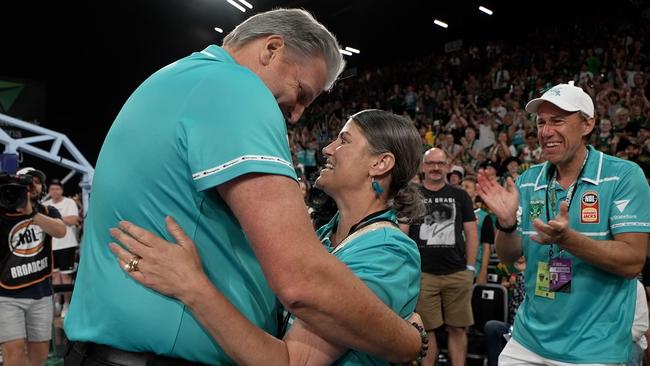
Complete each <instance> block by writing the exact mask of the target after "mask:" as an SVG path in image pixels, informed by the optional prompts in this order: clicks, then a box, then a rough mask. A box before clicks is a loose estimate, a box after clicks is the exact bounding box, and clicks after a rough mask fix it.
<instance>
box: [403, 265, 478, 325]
mask: <svg viewBox="0 0 650 366" xmlns="http://www.w3.org/2000/svg"><path fill="white" fill-rule="evenodd" d="M473 282H474V275H473V274H472V272H470V271H460V272H456V273H452V274H448V275H432V274H429V273H424V272H423V273H422V276H421V282H420V298H419V299H418V304H417V307H416V311H417V313H418V314H420V316H421V317H422V322H423V323H424V327H425V328H426V330H428V331H432V330H434V329H436V328H438V327H440V326H441V325H443V324H447V325H448V326H451V327H458V328H462V327H468V326H470V325H472V324H474V317H473V316H472V301H471V300H472V283H473Z"/></svg>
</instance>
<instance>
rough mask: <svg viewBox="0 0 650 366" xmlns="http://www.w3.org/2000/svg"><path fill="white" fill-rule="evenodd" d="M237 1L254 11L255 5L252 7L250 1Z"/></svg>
mask: <svg viewBox="0 0 650 366" xmlns="http://www.w3.org/2000/svg"><path fill="white" fill-rule="evenodd" d="M237 1H239V2H240V3H242V4H244V6H245V7H247V8H249V9H253V5H251V3H249V2H248V1H246V0H237Z"/></svg>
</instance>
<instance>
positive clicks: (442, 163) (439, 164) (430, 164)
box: [424, 161, 447, 166]
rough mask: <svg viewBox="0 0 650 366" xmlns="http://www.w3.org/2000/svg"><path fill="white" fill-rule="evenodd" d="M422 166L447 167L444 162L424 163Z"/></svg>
mask: <svg viewBox="0 0 650 366" xmlns="http://www.w3.org/2000/svg"><path fill="white" fill-rule="evenodd" d="M424 165H426V166H436V165H437V166H445V165H447V162H446V161H425V162H424Z"/></svg>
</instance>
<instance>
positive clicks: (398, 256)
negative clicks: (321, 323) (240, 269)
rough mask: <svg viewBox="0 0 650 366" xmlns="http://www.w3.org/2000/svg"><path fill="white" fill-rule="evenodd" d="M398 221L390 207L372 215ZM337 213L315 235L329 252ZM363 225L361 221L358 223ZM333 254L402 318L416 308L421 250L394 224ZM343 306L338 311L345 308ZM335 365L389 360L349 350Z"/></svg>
mask: <svg viewBox="0 0 650 366" xmlns="http://www.w3.org/2000/svg"><path fill="white" fill-rule="evenodd" d="M375 219H385V220H390V221H392V222H394V223H397V217H396V216H395V213H394V212H393V211H392V210H388V211H387V212H385V213H383V214H382V215H379V216H375V217H373V220H375ZM338 220H339V214H338V213H337V214H336V215H335V216H334V218H332V220H331V221H330V222H329V223H328V224H326V225H324V226H322V227H321V228H320V229H319V230H318V232H317V235H318V237H319V238H320V239H321V242H322V243H323V245H325V247H326V248H327V249H328V250H329V251H330V252H331V251H332V250H333V249H332V247H331V241H330V236H331V234H332V229H333V227H334V226H335V225H337V224H338ZM361 225H363V222H362V223H360V224H359V226H361ZM334 255H335V256H336V257H337V258H338V259H340V260H341V262H343V263H345V265H347V266H348V268H350V270H351V271H352V272H353V273H354V274H355V275H356V276H357V277H359V278H360V279H361V280H362V281H363V282H364V283H365V284H366V286H368V287H369V288H370V290H372V292H374V293H375V295H377V297H379V299H381V301H383V302H384V304H386V305H388V307H390V308H391V309H392V310H393V311H394V312H395V313H397V314H399V315H400V316H401V317H402V318H404V319H408V318H409V316H411V314H412V313H413V312H414V311H415V305H416V303H417V300H418V295H419V293H420V252H419V250H418V247H417V245H416V244H415V242H414V241H413V240H412V239H411V238H409V237H408V235H406V234H404V233H403V232H402V231H400V230H399V229H398V228H397V227H394V228H393V227H382V228H377V229H373V230H369V231H366V232H364V233H363V234H361V235H359V236H357V237H355V238H354V239H351V240H350V241H349V242H348V243H346V244H345V246H344V247H342V248H341V249H340V250H338V251H335V252H334ZM344 308H345V306H344V305H343V308H342V309H341V311H345V309H344ZM334 365H345V366H352V365H388V362H387V361H385V360H382V359H379V358H377V357H374V356H371V355H369V354H366V353H362V352H358V351H354V350H349V351H347V352H345V353H344V354H343V356H341V358H339V359H338V360H337V362H336V363H334Z"/></svg>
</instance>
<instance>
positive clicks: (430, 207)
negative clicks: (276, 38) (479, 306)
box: [402, 148, 478, 365]
mask: <svg viewBox="0 0 650 366" xmlns="http://www.w3.org/2000/svg"><path fill="white" fill-rule="evenodd" d="M449 163H450V162H449V156H448V155H447V153H446V152H445V151H444V150H442V149H439V148H433V149H430V150H428V151H427V152H425V153H424V161H423V171H424V174H425V178H424V181H423V183H422V187H421V189H422V194H423V196H424V200H425V204H426V206H427V213H426V214H425V216H424V217H422V218H421V220H420V221H419V222H416V223H414V224H412V225H411V226H406V225H404V226H402V230H403V231H404V232H406V233H408V235H409V236H410V237H411V239H413V240H414V241H415V242H416V243H417V244H418V247H419V249H420V256H421V258H422V280H421V288H420V298H419V300H418V304H417V312H418V313H419V314H420V316H421V317H422V321H423V322H424V326H425V328H426V330H427V332H428V333H429V352H428V354H427V357H426V358H425V359H424V360H423V365H433V362H434V360H435V359H436V358H437V354H438V347H437V344H436V341H435V335H434V330H435V329H436V328H438V327H440V326H442V325H443V324H446V325H447V331H448V333H449V337H448V339H449V344H448V348H449V356H450V358H451V363H452V364H453V365H464V364H465V357H466V355H467V334H466V333H465V328H466V327H468V326H470V325H472V324H473V323H474V319H473V317H472V309H471V290H472V283H473V279H474V272H476V268H475V267H474V263H475V262H476V251H477V248H478V232H477V226H476V216H475V215H474V206H473V204H472V200H471V198H470V197H469V195H468V194H467V192H465V191H464V190H462V189H460V188H457V187H454V186H451V185H449V184H447V182H446V181H445V177H446V176H447V173H448V172H449V168H450V166H449V165H450V164H449Z"/></svg>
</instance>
